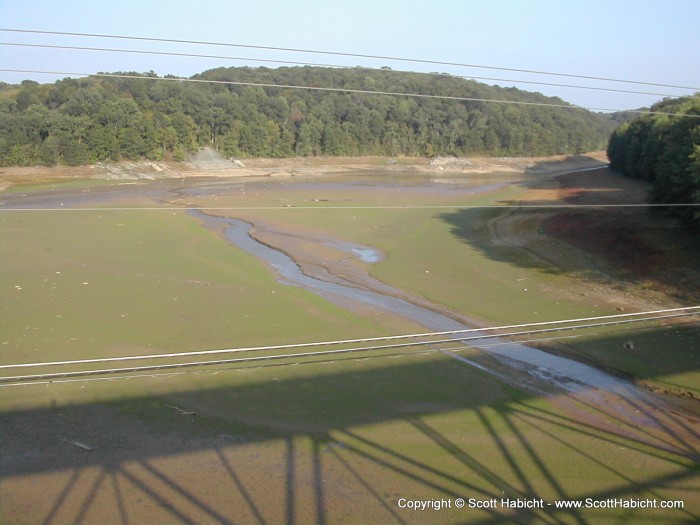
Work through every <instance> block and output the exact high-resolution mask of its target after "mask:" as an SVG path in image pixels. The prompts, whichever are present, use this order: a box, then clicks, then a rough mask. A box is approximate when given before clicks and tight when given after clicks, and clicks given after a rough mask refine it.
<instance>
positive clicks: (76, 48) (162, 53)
mask: <svg viewBox="0 0 700 525" xmlns="http://www.w3.org/2000/svg"><path fill="white" fill-rule="evenodd" d="M0 46H13V47H29V48H41V49H65V50H73V51H97V52H109V53H131V54H139V55H159V56H174V57H183V58H213V59H217V60H237V61H245V62H262V63H272V64H285V65H296V66H317V67H328V68H338V69H366V70H370V71H379V72H382V73H414V74H417V75H430V76H436V77H444V76H445V75H444V74H442V73H419V72H415V71H395V70H388V71H387V70H385V69H377V68H372V67H364V66H342V65H339V64H319V63H314V62H297V61H291V60H273V59H265V58H250V57H233V56H222V55H204V54H197V53H175V52H166V51H148V50H137V49H114V48H104V47H83V46H58V45H48V44H23V43H18V42H0ZM448 77H451V78H461V79H465V80H469V79H472V80H492V81H497V82H509V83H519V84H533V85H538V86H550V87H564V88H573V89H588V90H594V91H606V92H614V93H627V94H633V95H653V96H657V97H671V98H676V97H679V96H680V95H678V94H673V95H672V94H670V93H651V92H648V91H633V90H628V89H614V88H603V87H594V86H580V85H572V84H557V83H553V82H535V81H527V80H518V79H508V78H491V77H475V76H460V75H448Z"/></svg>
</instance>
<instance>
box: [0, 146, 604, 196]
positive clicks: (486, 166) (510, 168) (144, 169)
mask: <svg viewBox="0 0 700 525" xmlns="http://www.w3.org/2000/svg"><path fill="white" fill-rule="evenodd" d="M212 155H214V156H216V153H215V152H213V153H212ZM606 164H607V158H606V157H605V153H604V152H600V151H599V152H592V153H586V154H581V155H557V156H551V157H470V158H458V157H436V158H432V159H429V158H415V157H311V158H309V157H298V158H285V159H262V158H260V159H243V160H225V159H222V158H220V157H219V158H218V159H217V160H216V162H214V161H211V160H209V159H207V160H206V161H202V162H197V160H196V159H193V161H192V162H155V161H135V162H117V163H97V164H91V165H86V166H52V167H46V166H29V167H15V166H9V167H3V168H0V189H5V188H7V187H9V186H11V185H15V184H27V183H29V184H34V183H41V182H46V181H54V180H67V179H68V180H70V179H85V178H90V179H105V180H110V179H113V180H139V179H164V178H184V177H256V176H257V177H291V176H294V175H312V174H322V173H343V172H367V171H370V172H371V171H382V172H386V171H393V172H403V173H446V174H449V173H454V174H459V173H464V174H468V173H481V174H488V173H533V174H535V173H537V174H545V173H558V172H565V171H572V170H576V169H583V168H594V167H600V166H604V165H606Z"/></svg>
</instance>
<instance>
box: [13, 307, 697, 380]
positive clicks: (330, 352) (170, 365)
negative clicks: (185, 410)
mask: <svg viewBox="0 0 700 525" xmlns="http://www.w3.org/2000/svg"><path fill="white" fill-rule="evenodd" d="M688 315H697V313H686V314H673V315H667V316H662V317H655V318H647V319H626V320H618V321H612V322H606V323H591V324H587V325H582V326H567V327H557V328H546V329H540V330H528V331H522V332H515V333H512V334H489V335H484V336H472V337H467V338H455V339H448V340H442V341H418V342H413V343H401V344H396V345H385V346H384V345H383V346H378V347H359V348H358V347H356V348H341V349H336V350H321V351H316V352H298V353H292V354H278V355H266V356H248V357H238V358H233V359H219V360H214V361H194V362H188V363H168V364H162V365H147V366H138V367H124V368H111V369H95V370H81V371H71V372H57V373H44V374H29V375H22V376H5V377H0V383H6V382H9V383H11V382H18V381H35V380H41V379H54V378H57V379H58V378H69V377H85V376H94V375H103V374H122V373H132V372H146V371H152V370H167V369H173V368H192V367H201V366H213V365H223V364H233V363H251V362H264V361H275V360H282V359H298V358H301V359H304V358H307V357H316V356H328V355H338V354H349V353H358V352H367V351H371V350H389V349H395V348H400V347H411V346H426V345H430V344H442V343H446V342H454V343H460V342H461V343H466V342H468V341H474V340H476V341H480V340H483V339H494V338H499V337H508V336H517V335H530V334H540V333H547V332H556V331H565V330H579V329H584V328H594V327H601V326H609V325H618V324H625V323H638V322H643V321H654V320H661V319H668V318H672V317H682V316H688ZM501 344H504V345H507V344H522V342H511V343H505V342H504V343H501ZM496 345H498V343H496ZM469 347H475V348H478V346H472V345H469ZM444 350H452V351H454V350H455V349H453V348H449V349H445V348H441V349H439V350H436V351H444ZM203 353H204V352H203ZM411 353H414V352H411ZM90 361H91V360H83V361H82V362H83V363H85V362H90ZM95 361H98V360H95ZM18 366H19V365H18Z"/></svg>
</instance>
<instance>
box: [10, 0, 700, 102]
mask: <svg viewBox="0 0 700 525" xmlns="http://www.w3.org/2000/svg"><path fill="white" fill-rule="evenodd" d="M699 26H700V0H666V1H664V2H661V1H657V0H631V1H628V0H606V1H599V0H558V1H556V0H488V1H486V0H430V1H418V0H396V1H388V0H352V1H344V2H338V1H332V0H286V1H284V0H272V1H266V0H257V1H255V2H251V1H250V0H246V1H245V2H243V1H236V0H228V1H227V0H200V1H198V2H193V1H184V0H167V1H166V0H138V1H137V0H120V1H119V2H106V3H101V2H85V1H84V0H61V1H60V2H57V1H55V0H43V1H39V0H20V1H18V0H0V28H2V29H23V30H34V31H56V32H72V33H91V34H109V35H120V36H134V37H148V38H163V39H177V40H195V41H204V42H217V43H227V44H241V45H248V46H266V47H278V48H295V49H308V50H317V51H325V52H338V53H352V54H361V55H380V56H384V57H401V58H407V59H414V60H415V59H418V60H424V61H437V62H450V63H457V64H470V65H478V66H484V67H463V66H455V65H445V64H425V63H419V62H411V61H392V60H389V59H386V58H385V59H369V58H360V57H344V56H336V55H327V54H309V53H293V52H283V51H269V50H259V49H250V48H241V47H223V46H210V45H192V44H176V43H157V42H145V41H130V40H123V39H122V40H117V39H106V38H86V37H76V36H59V35H42V34H32V33H16V32H8V31H0V42H1V43H4V44H32V45H37V44H38V45H52V46H81V47H100V48H112V49H131V50H135V51H159V52H169V53H187V54H207V55H217V56H220V57H229V58H216V59H214V58H185V57H172V56H158V55H147V54H136V53H117V52H108V51H100V52H95V51H81V50H66V49H45V48H30V47H17V46H8V45H0V69H22V70H36V71H58V72H61V73H63V74H60V75H48V74H38V73H32V74H29V73H21V74H18V73H9V72H4V71H0V81H3V82H8V83H19V82H21V81H22V80H24V79H32V80H36V81H38V82H42V83H49V82H54V81H55V80H57V79H59V78H63V77H66V76H72V75H66V74H65V73H97V72H114V71H138V72H146V71H155V72H156V73H157V74H159V75H166V74H172V75H177V76H184V77H188V76H191V75H194V74H196V73H200V72H202V71H205V70H207V69H211V68H215V67H221V66H225V67H230V66H241V65H247V66H257V65H264V66H267V67H278V66H279V65H281V64H276V63H271V62H262V61H261V60H285V61H292V62H303V63H319V64H329V65H342V66H364V67H373V68H380V67H382V66H388V67H391V68H392V69H395V70H404V71H419V72H426V73H429V72H439V73H449V74H452V75H459V76H465V77H468V78H474V79H476V80H480V81H483V82H485V83H487V84H497V85H500V86H516V87H519V88H521V89H526V90H528V91H538V92H541V93H543V94H545V95H548V96H558V97H560V98H562V99H564V100H566V101H567V102H571V103H573V104H577V105H580V106H583V107H588V108H595V109H612V110H621V109H633V108H639V107H644V106H649V105H651V104H653V103H654V102H656V101H658V100H660V99H662V98H664V97H665V96H681V95H688V94H692V93H693V92H694V91H700V55H699V54H698V50H700V31H699V30H698V27H699ZM231 57H239V58H247V59H249V60H247V61H243V60H233V59H231ZM490 68H508V69H520V70H532V71H544V72H555V73H561V74H570V75H582V76H588V77H605V78H615V79H624V80H631V81H641V82H649V83H657V84H667V85H674V86H686V87H689V88H692V89H678V88H671V87H660V86H650V85H642V84H630V83H613V82H604V81H598V80H592V79H586V78H572V77H565V76H551V75H541V74H525V73H521V72H515V71H507V70H502V69H490ZM484 77H488V79H484ZM481 79H483V80H481ZM491 79H497V80H491ZM518 81H520V82H522V81H529V82H546V83H557V84H571V85H577V86H584V87H586V88H591V87H595V88H605V89H617V90H631V91H642V92H648V93H651V94H648V95H642V94H633V93H619V92H612V91H599V90H592V89H582V88H580V87H579V88H571V87H556V86H545V85H536V84H523V83H518Z"/></svg>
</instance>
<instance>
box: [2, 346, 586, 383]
mask: <svg viewBox="0 0 700 525" xmlns="http://www.w3.org/2000/svg"><path fill="white" fill-rule="evenodd" d="M579 337H584V336H582V335H562V336H557V337H544V338H537V339H528V340H526V341H518V342H500V343H490V344H483V345H470V346H468V347H466V346H465V347H460V348H437V349H429V350H414V351H410V352H395V353H392V354H382V355H369V356H363V357H350V358H345V359H343V358H340V359H335V358H333V359H324V360H305V361H295V362H293V363H269V364H261V365H255V366H247V367H228V368H224V369H219V370H214V371H210V372H198V371H191V370H187V371H183V372H167V373H163V374H138V375H134V376H125V375H111V376H109V377H84V378H81V379H60V378H52V379H50V380H47V381H41V380H39V379H35V380H26V381H16V382H4V381H2V379H8V378H0V388H3V387H12V386H29V385H38V384H47V385H48V384H56V383H80V382H93V381H116V380H126V379H139V378H149V377H150V378H159V377H174V376H178V375H183V374H195V375H201V376H209V375H217V374H219V373H221V372H228V371H232V370H235V371H250V370H258V369H260V368H270V367H285V366H298V365H313V364H331V363H336V362H338V361H340V362H344V361H366V360H368V359H396V358H399V357H403V356H409V355H410V356H419V355H428V354H434V353H445V352H453V353H455V352H461V351H464V350H467V349H469V348H477V349H487V348H492V347H494V346H511V345H516V344H523V343H535V342H544V341H558V340H562V339H576V338H579ZM211 363H214V362H211ZM216 363H217V364H231V361H230V360H223V361H220V362H219V361H217V362H216ZM167 366H168V365H164V366H158V367H157V368H158V369H162V368H164V367H167ZM170 368H183V366H181V365H175V366H174V367H170ZM479 368H481V367H479ZM482 369H483V368H482ZM96 375H100V374H96ZM36 376H37V377H38V376H39V374H36ZM18 377H21V376H18Z"/></svg>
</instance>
